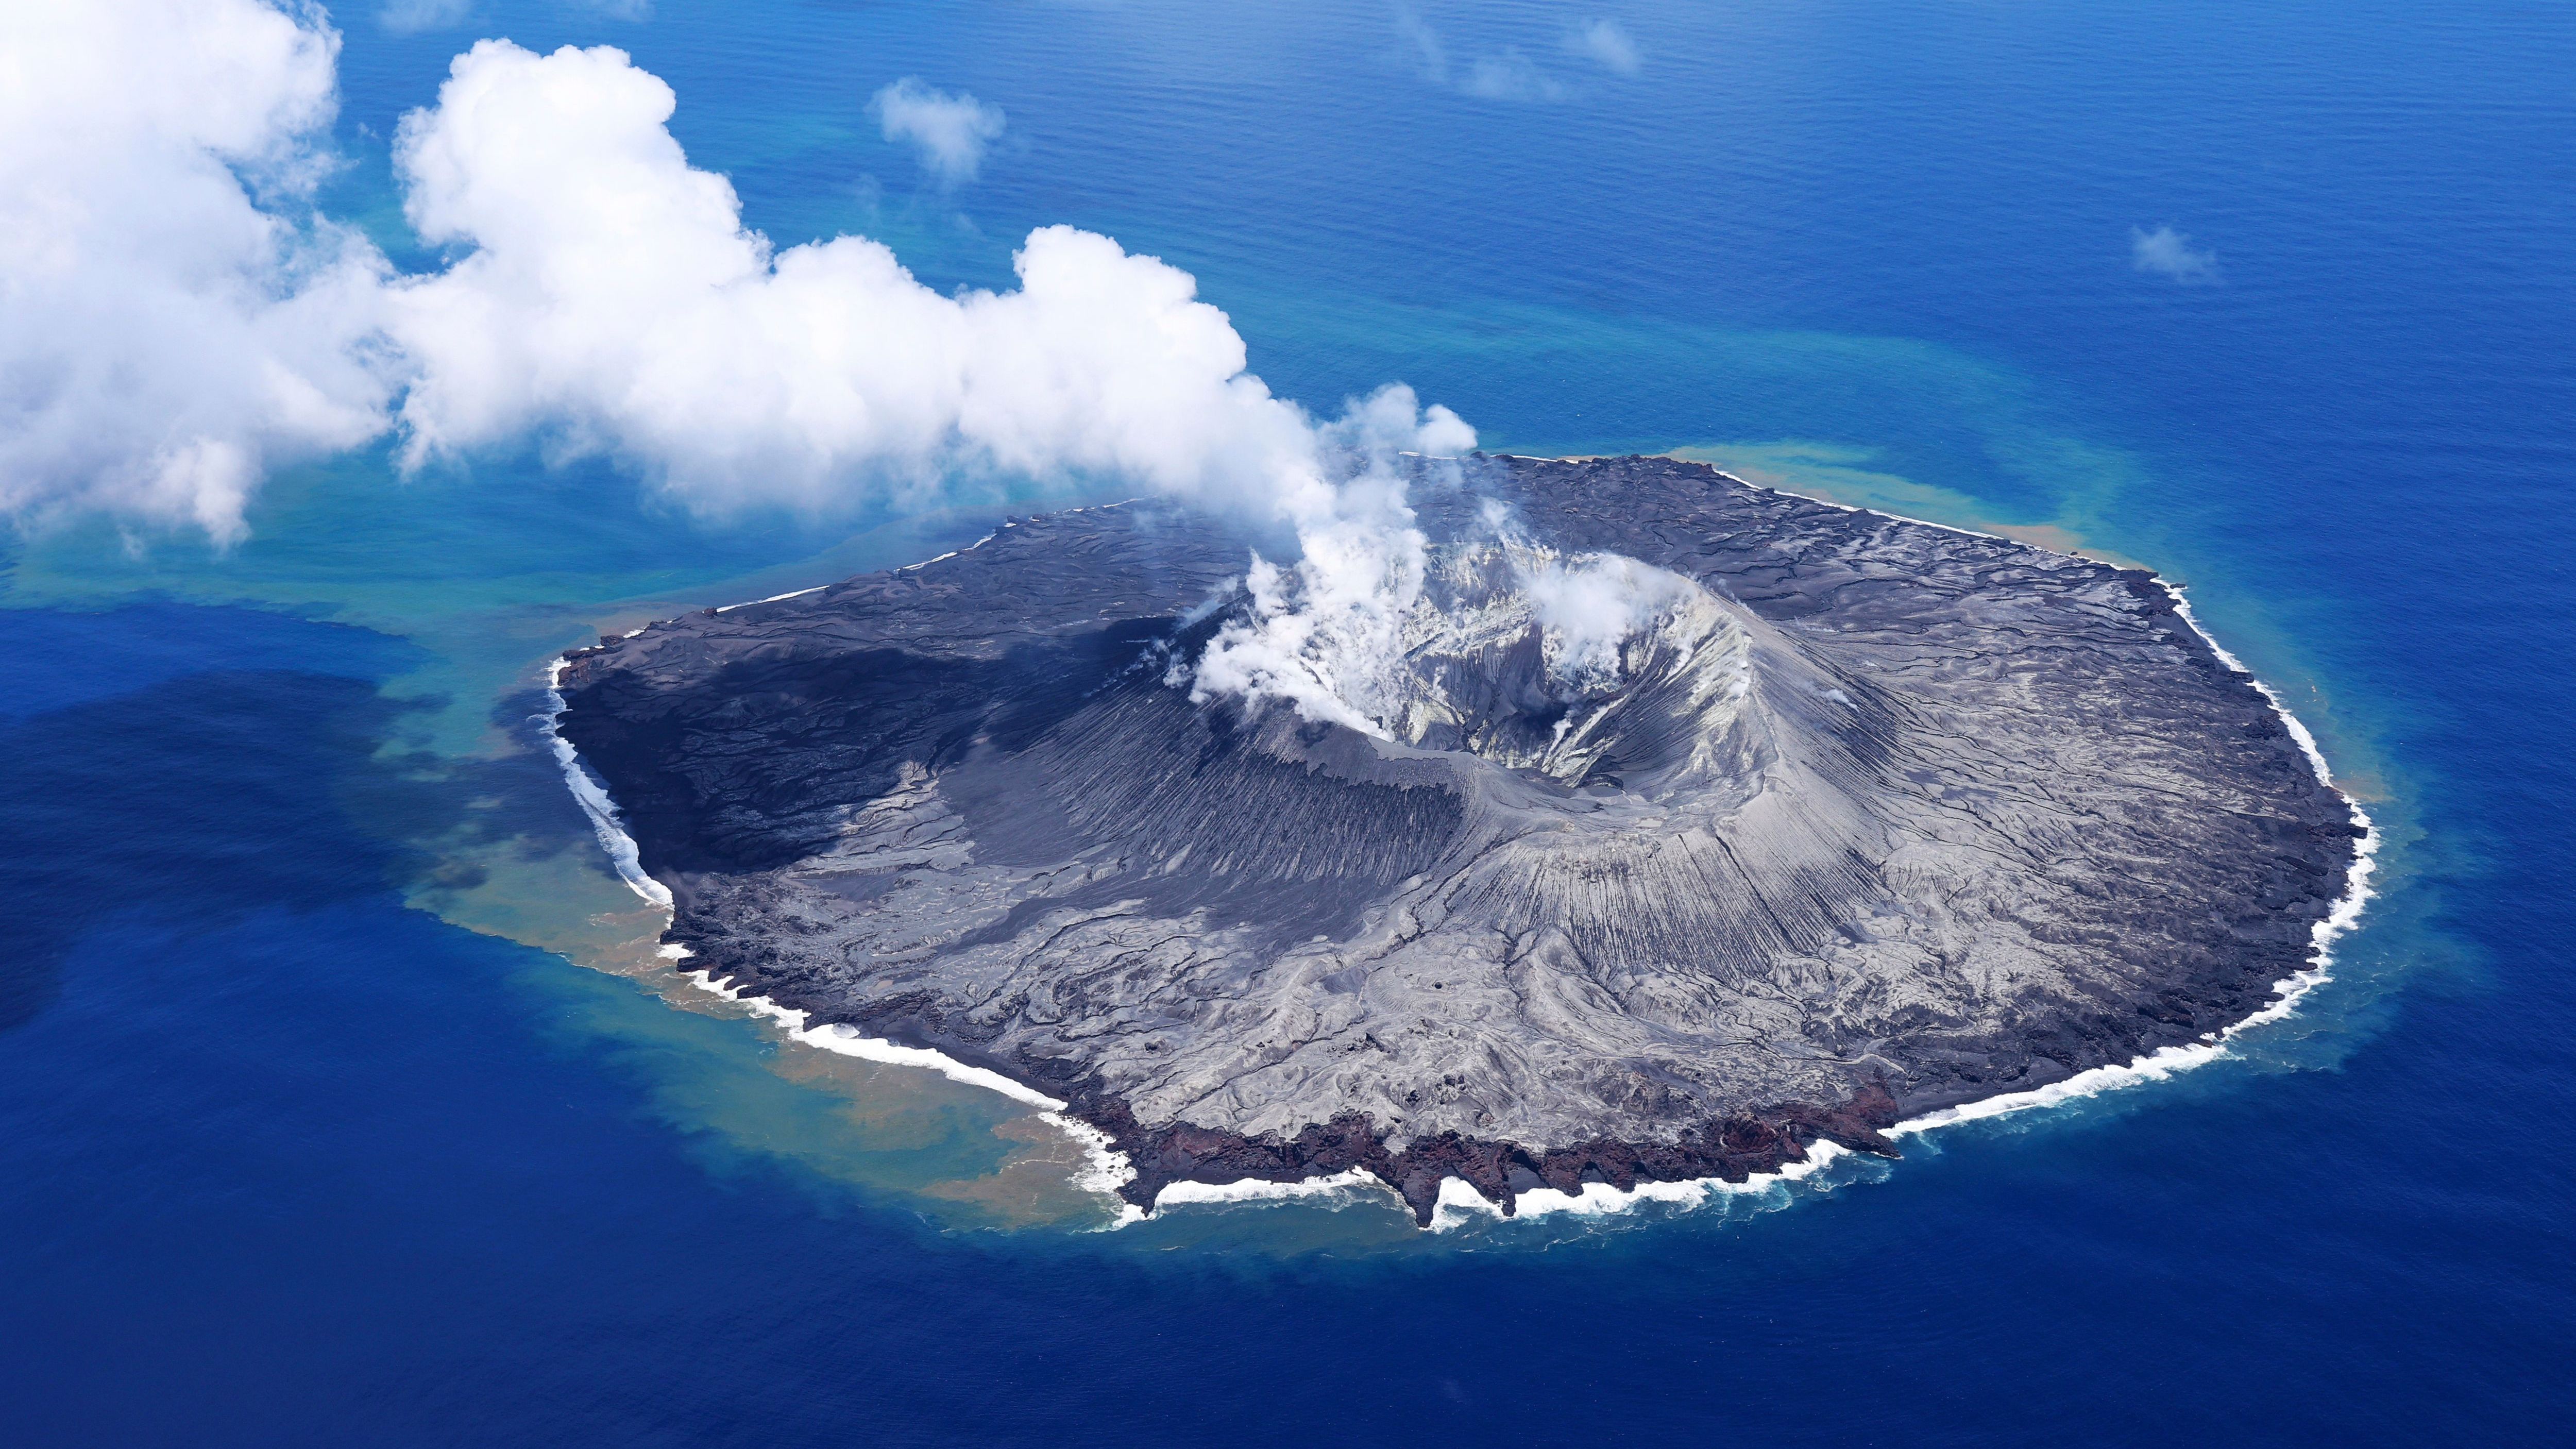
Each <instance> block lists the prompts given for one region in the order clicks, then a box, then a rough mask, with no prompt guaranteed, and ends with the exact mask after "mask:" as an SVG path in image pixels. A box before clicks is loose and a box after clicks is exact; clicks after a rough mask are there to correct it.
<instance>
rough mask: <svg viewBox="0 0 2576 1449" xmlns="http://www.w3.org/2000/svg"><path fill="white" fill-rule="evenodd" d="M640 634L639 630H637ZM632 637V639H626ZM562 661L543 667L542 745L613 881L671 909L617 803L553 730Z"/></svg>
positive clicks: (560, 703)
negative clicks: (568, 788)
mask: <svg viewBox="0 0 2576 1449" xmlns="http://www.w3.org/2000/svg"><path fill="white" fill-rule="evenodd" d="M637 632H638V633H641V632H642V631H641V630H638V631H637ZM628 637H630V638H631V637H633V636H631V635H630V636H628ZM565 662H566V661H565V660H564V659H563V657H562V656H560V655H558V656H556V658H555V661H554V662H553V663H552V664H549V665H547V666H546V702H547V703H548V704H549V705H551V706H553V708H551V709H549V710H548V711H547V712H546V716H545V736H546V744H547V745H548V746H549V747H551V748H552V749H553V750H554V752H555V763H556V764H557V765H559V766H561V767H562V768H563V777H564V783H565V784H566V785H569V786H571V787H572V798H574V799H575V800H578V801H580V802H581V813H582V814H584V815H587V816H589V817H590V829H591V833H592V834H594V835H596V836H598V837H599V848H600V849H602V850H605V851H607V852H608V863H609V864H611V865H613V866H615V867H616V868H617V878H618V879H619V880H622V881H624V882H626V888H627V889H628V890H631V891H633V892H635V894H637V895H639V896H642V897H643V898H644V899H646V900H648V901H650V902H652V903H653V904H654V905H657V906H660V907H661V908H662V909H664V910H666V911H667V910H669V909H670V908H671V888H670V887H668V886H666V885H664V884H662V883H661V882H660V881H658V880H655V879H653V877H651V876H649V875H646V874H645V873H644V862H643V859H642V857H641V856H640V855H639V854H638V853H637V850H636V846H635V837H634V836H631V835H629V834H627V833H626V827H625V825H624V824H623V823H622V822H621V821H620V819H619V817H618V813H617V802H616V801H614V800H611V799H609V798H608V792H607V791H606V790H605V789H602V788H601V787H600V783H599V782H598V781H597V780H594V779H592V778H591V777H590V771H589V770H587V769H585V768H583V767H582V763H581V756H580V754H579V753H578V752H576V751H575V750H574V749H573V747H572V741H570V740H567V739H565V738H564V737H563V735H562V734H561V733H560V732H559V731H557V730H556V729H555V721H557V720H559V719H561V718H563V712H564V697H563V672H564V664H565Z"/></svg>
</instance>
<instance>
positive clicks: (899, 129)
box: [868, 76, 1005, 187]
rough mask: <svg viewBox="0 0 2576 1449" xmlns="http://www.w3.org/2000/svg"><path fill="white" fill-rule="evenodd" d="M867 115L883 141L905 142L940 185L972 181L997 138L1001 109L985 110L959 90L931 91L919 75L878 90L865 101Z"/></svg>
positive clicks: (991, 108) (984, 107)
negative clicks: (875, 124) (953, 91)
mask: <svg viewBox="0 0 2576 1449" xmlns="http://www.w3.org/2000/svg"><path fill="white" fill-rule="evenodd" d="M868 112H869V114H871V115H873V116H875V117H876V118H877V125H878V126H879V127H880V128H881V129H882V130H883V131H884V133H885V138H886V139H887V140H889V141H897V142H903V143H907V144H909V145H910V146H911V147H912V149H913V153H914V154H915V155H916V156H917V157H919V158H920V161H921V169H922V170H924V171H927V172H929V173H930V179H931V180H933V181H936V182H937V183H939V184H940V185H941V186H943V187H956V186H961V185H963V184H965V183H966V182H969V181H972V180H974V179H975V173H976V172H977V171H978V170H980V169H982V167H983V164H984V151H985V148H987V147H989V146H990V145H992V144H993V142H994V141H996V140H998V139H1000V138H1001V134H1002V127H1003V125H1004V124H1005V122H1004V118H1003V115H1002V108H1001V107H999V106H988V105H985V104H984V103H983V102H982V101H979V100H977V99H975V98H974V97H973V96H970V95H967V94H966V93H965V92H963V91H960V92H957V93H955V94H953V95H952V94H950V93H949V92H947V91H942V90H934V89H932V88H931V87H930V86H928V85H925V84H923V83H922V81H921V79H920V77H918V76H905V77H904V78H903V79H901V80H899V81H896V82H895V83H894V84H892V85H889V86H887V87H886V88H885V89H883V90H881V91H878V92H877V93H876V95H875V96H874V97H873V98H872V99H870V100H869V102H868Z"/></svg>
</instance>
